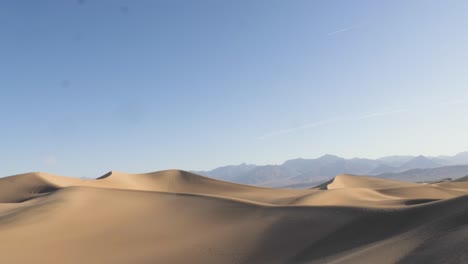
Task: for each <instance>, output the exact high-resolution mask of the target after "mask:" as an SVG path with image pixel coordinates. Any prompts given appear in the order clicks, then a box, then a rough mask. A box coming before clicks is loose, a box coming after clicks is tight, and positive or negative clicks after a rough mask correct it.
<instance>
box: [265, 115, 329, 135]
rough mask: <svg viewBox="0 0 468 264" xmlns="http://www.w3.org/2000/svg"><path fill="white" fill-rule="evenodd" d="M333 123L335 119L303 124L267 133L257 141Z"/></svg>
mask: <svg viewBox="0 0 468 264" xmlns="http://www.w3.org/2000/svg"><path fill="white" fill-rule="evenodd" d="M335 121H336V120H335V119H328V120H322V121H317V122H312V123H307V124H303V125H300V126H296V127H291V128H286V129H281V130H276V131H272V132H270V133H267V134H265V135H263V136H261V137H259V138H258V139H260V140H263V139H266V138H269V137H274V136H279V135H284V134H290V133H293V132H296V131H299V130H302V129H306V128H313V127H319V126H324V125H327V124H330V123H333V122H335Z"/></svg>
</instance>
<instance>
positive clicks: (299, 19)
mask: <svg viewBox="0 0 468 264" xmlns="http://www.w3.org/2000/svg"><path fill="white" fill-rule="evenodd" d="M378 2H379V3H378ZM467 13H468V2H466V1H429V0H427V1H385V2H384V1H274V0H268V1H266V0H265V1H252V0H248V1H247V0H245V1H219V0H212V1H206V0H202V1H179V0H167V1H149V0H148V1H145V0H140V1H117V0H112V1H111V0H81V1H74V0H70V1H66V0H65V1H64V0H60V1H59V0H48V1H46V0H44V1H33V0H29V1H28V0H21V1H18V0H7V1H2V4H1V8H0V58H1V61H0V120H1V127H0V161H1V162H0V165H1V166H0V175H11V174H16V173H22V172H28V171H47V172H51V173H58V174H64V175H70V176H77V177H81V176H85V177H95V176H98V175H100V174H103V173H105V172H107V171H109V170H118V171H125V172H148V171H155V170H160V169H169V168H181V169H196V170H200V169H211V168H214V167H216V166H220V165H227V164H238V163H241V162H248V163H256V164H277V163H281V162H283V161H284V160H286V159H290V158H296V157H303V158H314V157H318V156H321V155H323V154H326V153H330V154H336V155H340V156H344V157H368V158H376V157H380V156H385V155H391V154H424V155H442V154H455V153H457V152H460V151H465V150H468V137H467V135H468V122H467V119H466V116H467V113H468V74H467V72H468V49H467V48H466V47H468V34H466V32H467V28H466V25H468V18H467V15H466V14H467Z"/></svg>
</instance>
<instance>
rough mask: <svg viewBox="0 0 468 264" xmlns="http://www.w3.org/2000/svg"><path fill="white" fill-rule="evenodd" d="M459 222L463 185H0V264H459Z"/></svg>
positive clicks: (465, 204)
mask: <svg viewBox="0 0 468 264" xmlns="http://www.w3.org/2000/svg"><path fill="white" fill-rule="evenodd" d="M463 219H468V185H467V184H466V182H444V183H435V184H417V183H406V182H400V181H393V180H385V179H377V178H373V177H365V176H353V175H338V176H336V177H335V178H334V179H333V180H331V181H330V182H329V183H326V184H323V185H321V187H320V188H315V189H307V190H289V189H269V188H260V187H253V186H247V185H240V184H234V183H229V182H223V181H219V180H215V179H211V178H207V177H203V176H199V175H196V174H193V173H190V172H186V171H180V170H167V171H160V172H152V173H145V174H127V173H123V172H116V171H110V172H108V173H106V174H105V175H103V176H101V177H98V178H96V179H76V178H69V177H64V176H59V175H53V174H48V173H42V172H34V173H26V174H20V175H14V176H10V177H5V178H0V256H1V257H0V258H1V259H2V261H3V262H5V263H29V262H36V263H187V262H190V263H396V262H400V263H415V262H418V263H461V262H463V261H465V260H466V261H468V253H466V251H465V250H459V249H460V248H467V247H468V242H467V241H466V239H465V238H466V237H465V236H464V235H463V234H466V233H467V232H468V228H467V227H466V221H464V220H463ZM24 252H27V254H24ZM460 261H461V262H460Z"/></svg>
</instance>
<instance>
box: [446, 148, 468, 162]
mask: <svg viewBox="0 0 468 264" xmlns="http://www.w3.org/2000/svg"><path fill="white" fill-rule="evenodd" d="M449 161H451V162H452V163H456V164H468V151H465V152H461V153H458V154H457V155H455V156H453V157H451V158H450V159H449Z"/></svg>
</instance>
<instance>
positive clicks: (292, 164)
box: [194, 152, 468, 187]
mask: <svg viewBox="0 0 468 264" xmlns="http://www.w3.org/2000/svg"><path fill="white" fill-rule="evenodd" d="M452 165H468V152H462V153H459V154H457V155H454V156H439V157H426V156H422V155H420V156H388V157H382V158H379V159H362V158H352V159H345V158H342V157H338V156H335V155H329V154H328V155H324V156H322V157H319V158H316V159H303V158H298V159H291V160H287V161H285V162H284V163H283V164H281V165H263V166H257V165H253V164H245V163H243V164H240V165H230V166H224V167H219V168H216V169H214V170H211V171H194V172H195V173H198V174H201V175H204V176H208V177H212V178H217V179H221V180H225V181H231V182H236V183H242V184H250V185H257V186H267V187H278V186H302V185H311V184H315V183H318V182H322V181H325V180H328V179H330V178H332V177H334V176H336V175H338V174H343V173H347V174H355V175H374V176H378V177H390V178H391V177H397V178H398V177H400V179H402V180H409V181H419V180H421V179H426V178H431V179H432V178H434V179H435V180H437V179H436V178H437V177H438V176H439V175H440V173H442V172H444V171H445V172H447V173H448V174H450V175H447V176H444V177H442V178H447V177H450V178H454V179H455V178H457V177H455V176H458V175H459V174H460V173H464V168H449V167H452ZM439 167H447V168H445V169H442V168H441V169H440V170H435V171H431V169H435V168H439ZM465 175H468V172H467V173H466V174H465ZM461 176H464V175H459V176H458V177H461ZM404 177H408V179H405V178H404ZM439 179H440V178H439Z"/></svg>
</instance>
